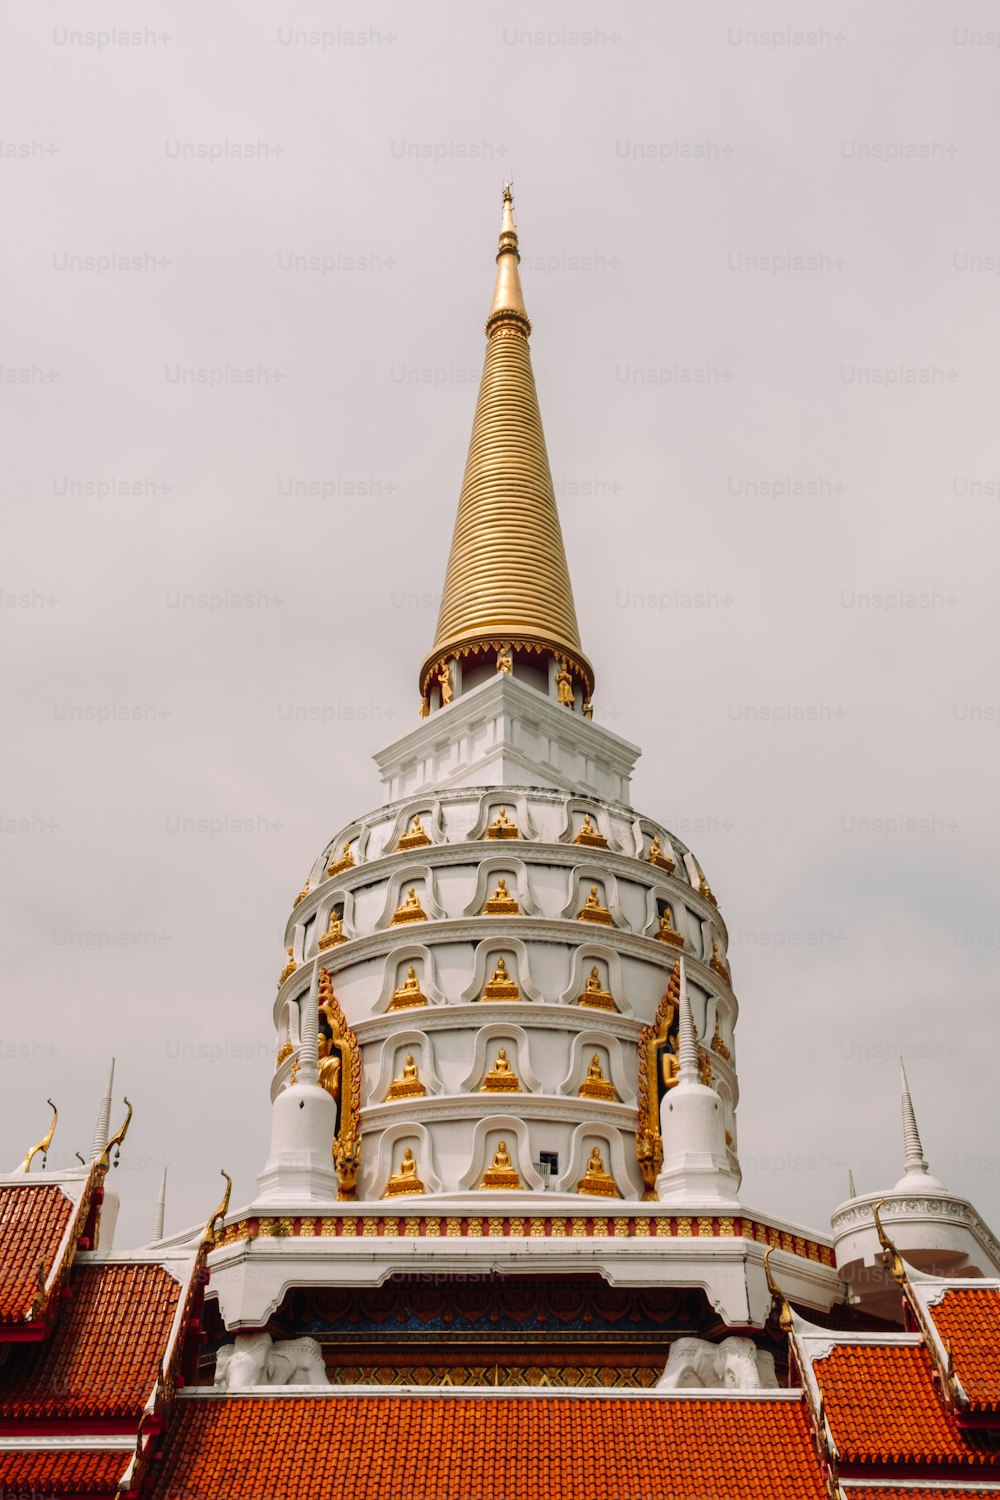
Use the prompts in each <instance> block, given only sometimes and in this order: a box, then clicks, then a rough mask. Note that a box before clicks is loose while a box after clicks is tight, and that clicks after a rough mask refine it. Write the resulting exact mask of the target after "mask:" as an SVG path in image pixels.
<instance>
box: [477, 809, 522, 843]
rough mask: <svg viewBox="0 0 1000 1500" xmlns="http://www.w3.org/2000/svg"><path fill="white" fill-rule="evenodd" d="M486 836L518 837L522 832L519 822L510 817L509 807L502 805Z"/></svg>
mask: <svg viewBox="0 0 1000 1500" xmlns="http://www.w3.org/2000/svg"><path fill="white" fill-rule="evenodd" d="M484 836H485V837H486V838H488V839H516V838H519V837H520V833H519V830H518V826H517V824H516V823H512V822H511V820H510V818H508V816H507V809H506V808H505V807H501V808H500V810H499V811H498V813H497V815H496V817H495V818H494V819H493V822H492V823H491V824H490V826H489V828H487V830H486V833H485V835H484Z"/></svg>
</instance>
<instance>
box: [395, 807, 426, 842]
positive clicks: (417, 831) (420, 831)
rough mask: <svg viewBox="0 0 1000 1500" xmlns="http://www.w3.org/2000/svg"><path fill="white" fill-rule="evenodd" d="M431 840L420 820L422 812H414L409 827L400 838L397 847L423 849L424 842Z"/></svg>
mask: <svg viewBox="0 0 1000 1500" xmlns="http://www.w3.org/2000/svg"><path fill="white" fill-rule="evenodd" d="M430 842H431V840H430V838H429V837H428V835H427V834H426V833H425V832H424V825H423V824H422V823H421V821H420V814H419V813H414V814H413V817H412V818H411V819H410V826H409V828H408V829H407V830H406V832H405V833H404V834H403V835H402V837H401V838H400V840H399V843H398V844H397V845H396V848H397V849H421V848H423V846H424V844H429V843H430Z"/></svg>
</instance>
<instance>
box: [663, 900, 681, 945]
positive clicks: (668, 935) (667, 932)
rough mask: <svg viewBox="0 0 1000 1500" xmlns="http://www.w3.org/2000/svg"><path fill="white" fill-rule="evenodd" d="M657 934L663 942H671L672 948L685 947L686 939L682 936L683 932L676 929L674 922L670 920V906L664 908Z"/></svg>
mask: <svg viewBox="0 0 1000 1500" xmlns="http://www.w3.org/2000/svg"><path fill="white" fill-rule="evenodd" d="M656 936H657V937H658V938H659V940H660V942H661V943H669V944H670V945H671V947H672V948H683V947H684V939H683V938H682V937H681V934H680V933H679V932H678V931H677V930H676V928H675V927H674V924H673V922H672V921H671V920H670V907H669V906H665V907H664V908H663V911H662V913H661V915H660V927H659V931H658V932H657V934H656Z"/></svg>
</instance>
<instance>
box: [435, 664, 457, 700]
mask: <svg viewBox="0 0 1000 1500" xmlns="http://www.w3.org/2000/svg"><path fill="white" fill-rule="evenodd" d="M437 680H438V683H439V684H440V687H441V707H442V708H447V707H448V704H449V703H450V702H451V700H452V698H454V696H455V690H454V688H453V687H452V685H451V666H450V664H449V663H448V662H446V661H443V662H442V663H441V665H440V667H439V668H438V673H437Z"/></svg>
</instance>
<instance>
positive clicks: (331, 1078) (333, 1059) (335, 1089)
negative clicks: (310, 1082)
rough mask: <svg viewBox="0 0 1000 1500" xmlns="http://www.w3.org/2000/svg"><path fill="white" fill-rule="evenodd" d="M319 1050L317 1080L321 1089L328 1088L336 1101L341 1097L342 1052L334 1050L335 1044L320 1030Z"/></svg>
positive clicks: (328, 1091) (331, 1096)
mask: <svg viewBox="0 0 1000 1500" xmlns="http://www.w3.org/2000/svg"><path fill="white" fill-rule="evenodd" d="M317 1047H318V1051H319V1064H318V1071H317V1081H318V1083H319V1086H320V1088H321V1089H326V1091H327V1093H328V1094H329V1095H330V1098H331V1099H333V1100H334V1102H336V1101H337V1100H338V1099H339V1098H340V1053H339V1052H336V1051H334V1048H333V1044H332V1043H331V1041H330V1038H329V1037H328V1036H324V1035H323V1033H322V1032H320V1034H319V1037H318V1038H317Z"/></svg>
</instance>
